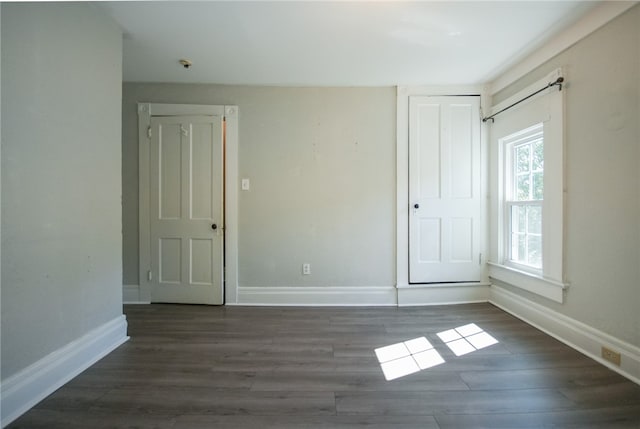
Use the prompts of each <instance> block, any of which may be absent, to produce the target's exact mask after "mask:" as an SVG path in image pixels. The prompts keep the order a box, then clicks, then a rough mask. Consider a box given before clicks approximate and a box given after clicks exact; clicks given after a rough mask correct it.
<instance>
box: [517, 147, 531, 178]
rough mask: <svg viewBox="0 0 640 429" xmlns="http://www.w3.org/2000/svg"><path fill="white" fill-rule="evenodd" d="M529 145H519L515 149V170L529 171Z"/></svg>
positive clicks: (520, 171)
mask: <svg viewBox="0 0 640 429" xmlns="http://www.w3.org/2000/svg"><path fill="white" fill-rule="evenodd" d="M529 151H530V148H529V146H528V145H527V146H520V147H518V148H517V149H516V160H517V161H516V172H517V173H525V172H527V171H529V157H530V155H529Z"/></svg>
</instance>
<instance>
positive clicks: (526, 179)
mask: <svg viewBox="0 0 640 429" xmlns="http://www.w3.org/2000/svg"><path fill="white" fill-rule="evenodd" d="M502 144H504V145H505V154H506V156H505V162H506V165H505V175H504V177H505V181H506V183H505V186H504V189H505V199H504V201H505V204H504V206H505V212H506V213H505V216H504V220H505V222H506V224H505V225H504V227H503V228H504V231H507V234H505V236H506V237H505V238H506V241H507V242H506V243H505V244H506V245H505V249H506V251H505V261H504V262H505V264H507V265H515V266H517V267H518V268H521V269H525V270H528V271H537V272H541V270H542V240H543V237H542V210H543V203H544V128H543V125H542V124H537V125H534V126H532V127H530V128H527V129H525V130H522V131H519V132H517V133H514V134H512V135H510V136H508V137H506V138H505V139H503V140H502Z"/></svg>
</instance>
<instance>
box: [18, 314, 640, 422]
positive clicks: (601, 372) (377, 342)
mask: <svg viewBox="0 0 640 429" xmlns="http://www.w3.org/2000/svg"><path fill="white" fill-rule="evenodd" d="M125 313H126V315H127V320H128V323H129V335H130V336H131V340H130V341H129V342H128V343H126V344H124V345H122V346H121V347H120V348H118V349H117V350H115V351H114V352H113V353H111V354H110V355H109V356H107V357H105V358H104V359H102V360H101V361H99V362H98V363H97V364H95V365H94V366H93V367H91V368H89V369H88V370H87V371H85V372H84V373H82V374H81V375H79V376H78V377H77V378H75V379H74V380H72V381H71V382H70V383H68V384H67V385H65V386H64V387H62V388H61V389H59V390H58V391H57V392H55V393H54V394H52V395H51V396H49V397H48V398H46V399H45V400H44V401H42V402H41V403H40V404H38V405H37V406H36V407H35V408H33V409H32V410H31V411H29V412H28V413H26V414H25V415H24V416H22V417H21V418H20V419H18V420H16V421H15V422H14V423H13V424H11V425H10V426H9V428H11V429H17V428H65V429H72V428H97V429H102V428H159V429H165V428H171V429H199V428H260V429H266V428H351V427H368V428H400V429H402V428H440V429H444V428H493V429H495V428H509V429H514V428H539V427H558V428H633V429H638V428H640V386H638V385H636V384H634V383H632V382H631V381H628V380H627V379H625V378H623V377H622V376H620V375H618V374H616V373H615V372H613V371H611V370H609V369H607V368H606V367H604V366H602V365H600V364H598V363H596V362H595V361H593V360H591V359H589V358H587V357H585V356H583V355H581V354H580V353H578V352H576V351H574V350H572V349H571V348H569V347H567V346H565V345H564V344H562V343H560V342H558V341H556V340H555V339H553V338H551V337H549V336H548V335H546V334H544V333H542V332H540V331H538V330H536V329H535V328H533V327H531V326H529V325H527V324H525V323H523V322H521V321H519V320H518V319H516V318H514V317H512V316H511V315H509V314H507V313H505V312H503V311H502V310H500V309H498V308H496V307H493V306H492V305H490V304H470V305H456V306H438V307H420V308H280V307H279V308H269V307H205V306H186V305H148V306H125ZM468 323H475V324H476V325H478V326H479V327H480V328H482V329H484V330H485V332H487V333H489V334H490V335H492V336H493V337H494V338H496V339H497V340H498V341H499V342H498V343H497V344H494V345H492V346H489V347H486V348H483V349H480V350H476V351H474V352H471V353H468V354H466V355H462V356H456V355H455V354H454V353H453V352H452V351H451V350H449V348H448V347H447V345H446V344H445V343H443V342H442V341H441V340H440V338H439V337H438V336H437V333H439V332H442V331H445V330H448V329H452V328H455V327H459V326H462V325H466V324H468ZM422 336H424V337H426V338H427V339H428V340H429V341H430V342H431V344H433V346H434V347H435V349H436V350H437V351H438V352H439V354H440V355H441V356H442V358H443V359H444V360H445V363H443V364H440V365H438V366H434V367H431V368H428V369H424V370H422V371H420V372H417V373H413V374H410V375H407V376H404V377H401V378H398V379H395V380H392V381H386V380H385V378H384V375H383V373H382V371H381V368H380V364H379V362H378V360H377V358H376V355H375V353H374V350H375V349H376V348H379V347H383V346H387V345H391V344H395V343H398V342H402V341H407V340H410V339H413V338H417V337H422Z"/></svg>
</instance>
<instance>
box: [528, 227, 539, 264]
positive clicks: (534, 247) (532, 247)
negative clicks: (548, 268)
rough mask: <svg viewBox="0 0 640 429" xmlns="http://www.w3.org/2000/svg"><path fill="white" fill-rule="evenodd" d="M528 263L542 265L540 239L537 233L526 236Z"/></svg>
mask: <svg viewBox="0 0 640 429" xmlns="http://www.w3.org/2000/svg"><path fill="white" fill-rule="evenodd" d="M528 241H529V242H528V243H527V244H528V246H527V248H528V249H527V250H528V255H527V258H528V265H531V266H533V267H537V268H540V267H542V240H541V237H540V236H539V235H529V236H528Z"/></svg>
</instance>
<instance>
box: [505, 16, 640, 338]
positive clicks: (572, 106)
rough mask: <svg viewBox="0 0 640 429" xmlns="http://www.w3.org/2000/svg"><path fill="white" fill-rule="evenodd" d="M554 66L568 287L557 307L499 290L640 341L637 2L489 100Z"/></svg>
mask: <svg viewBox="0 0 640 429" xmlns="http://www.w3.org/2000/svg"><path fill="white" fill-rule="evenodd" d="M557 67H562V68H563V71H564V75H565V79H566V81H567V84H566V86H565V91H566V92H565V97H566V98H565V103H566V104H565V131H566V155H565V160H566V183H567V193H566V200H565V206H566V208H565V231H566V232H565V234H566V241H565V267H566V268H565V272H566V280H567V281H568V282H569V283H570V284H571V286H570V287H569V289H568V291H567V292H566V297H565V302H564V304H556V303H553V302H550V301H548V300H546V299H543V298H540V297H537V296H535V295H532V294H529V293H526V292H523V291H521V290H519V289H515V288H512V287H508V286H505V287H506V288H507V289H509V290H510V291H511V292H514V293H516V294H518V295H520V296H522V297H525V298H527V299H529V300H531V301H534V302H536V303H538V304H542V305H543V306H545V307H547V308H550V309H552V310H555V311H556V312H558V313H560V314H562V315H564V316H568V317H570V318H572V319H574V320H577V321H579V322H582V323H584V324H586V325H588V326H590V327H593V328H595V329H597V330H599V331H602V332H605V333H607V334H609V335H612V336H613V337H615V338H618V339H620V340H622V341H625V342H627V343H630V344H632V345H635V346H640V312H639V311H638V309H639V308H640V7H639V6H636V7H634V8H633V9H631V10H629V11H628V12H626V13H625V14H623V15H621V16H620V17H618V18H616V19H615V20H613V21H612V22H610V23H609V24H607V25H605V26H604V27H602V28H601V29H599V30H598V31H596V32H594V33H592V34H591V35H589V36H588V37H586V38H585V39H583V40H581V41H579V42H578V43H577V44H575V45H574V46H572V47H570V48H569V49H567V50H566V51H564V52H563V53H561V54H559V55H558V56H556V57H555V58H553V59H551V60H550V61H548V62H547V63H545V64H543V65H542V66H540V67H538V68H537V69H536V70H533V71H532V72H531V73H529V74H528V75H526V76H524V77H523V78H522V79H520V80H518V81H517V82H515V83H514V84H512V85H510V86H509V87H507V88H505V89H504V90H502V91H500V92H499V93H498V94H496V95H495V96H494V103H497V102H499V101H502V100H504V99H505V98H507V97H508V96H510V95H511V94H513V93H515V92H517V91H518V90H519V89H521V88H523V87H525V86H527V85H528V84H529V83H531V82H534V81H536V80H537V79H540V78H543V77H544V76H545V75H546V74H548V73H549V72H551V71H552V70H554V69H555V68H557ZM493 168H495V167H493ZM492 235H495V234H492Z"/></svg>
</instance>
